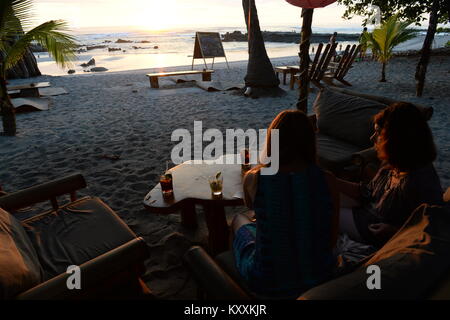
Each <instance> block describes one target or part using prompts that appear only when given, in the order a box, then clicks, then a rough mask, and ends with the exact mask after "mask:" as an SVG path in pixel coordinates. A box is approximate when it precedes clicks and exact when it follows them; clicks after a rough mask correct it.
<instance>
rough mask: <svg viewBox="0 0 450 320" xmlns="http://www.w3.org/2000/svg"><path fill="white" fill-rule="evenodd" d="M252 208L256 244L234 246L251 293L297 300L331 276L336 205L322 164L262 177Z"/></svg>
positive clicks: (238, 243) (240, 243) (246, 241)
mask: <svg viewBox="0 0 450 320" xmlns="http://www.w3.org/2000/svg"><path fill="white" fill-rule="evenodd" d="M253 207H254V210H255V213H256V237H255V238H254V239H255V241H254V243H253V244H252V243H251V242H252V241H249V239H241V240H240V239H235V243H234V246H235V248H234V249H235V251H236V250H241V252H244V254H243V255H241V256H239V255H238V258H239V259H240V261H238V259H237V266H238V269H239V271H240V272H241V274H242V275H243V277H244V278H245V279H246V280H247V282H248V285H249V287H250V289H252V290H253V291H254V292H255V293H258V294H262V295H266V296H272V297H297V296H299V295H300V294H301V293H302V292H304V291H306V290H308V289H309V288H311V287H314V286H316V285H318V284H320V283H322V282H324V281H326V280H327V279H328V278H329V277H330V275H331V272H332V269H333V267H334V265H335V258H334V256H333V253H332V249H333V248H332V246H331V241H332V239H331V236H332V215H333V207H332V201H331V196H330V193H329V190H328V185H327V182H326V180H325V177H324V174H323V172H322V171H321V170H320V169H319V168H318V167H317V166H310V167H308V168H307V169H305V170H303V171H301V172H294V173H278V174H276V175H273V176H263V175H259V177H258V185H257V191H256V196H255V200H254V203H253ZM237 236H239V234H238V235H237ZM243 238H245V237H243Z"/></svg>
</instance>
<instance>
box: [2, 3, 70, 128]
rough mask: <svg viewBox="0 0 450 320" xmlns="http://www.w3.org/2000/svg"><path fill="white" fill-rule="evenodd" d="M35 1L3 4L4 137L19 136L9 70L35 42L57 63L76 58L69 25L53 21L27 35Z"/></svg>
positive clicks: (64, 63) (62, 64)
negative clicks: (10, 94) (10, 92)
mask: <svg viewBox="0 0 450 320" xmlns="http://www.w3.org/2000/svg"><path fill="white" fill-rule="evenodd" d="M32 4H33V1H32V0H1V2H0V107H1V109H0V110H1V114H2V119H3V131H4V133H3V134H4V135H9V136H13V135H15V134H16V117H15V114H14V107H13V105H12V103H11V100H10V98H9V96H8V92H7V88H6V71H7V70H8V69H10V68H11V67H13V66H14V65H15V64H17V63H18V62H19V61H20V60H21V59H22V58H23V56H24V54H25V53H26V50H27V48H28V47H29V46H30V44H31V42H32V41H36V42H38V43H39V44H41V45H42V46H43V47H45V48H47V50H48V52H49V54H50V55H51V56H52V57H53V58H54V59H55V61H56V63H57V64H58V65H60V66H62V67H65V66H68V65H69V64H70V61H73V60H74V59H75V51H74V50H75V48H76V43H75V38H74V37H72V36H71V35H68V34H67V33H65V31H67V30H68V29H67V23H66V22H65V21H63V20H51V21H47V22H44V23H43V24H41V25H39V26H37V27H35V28H33V29H31V30H29V31H28V32H23V29H28V28H29V27H30V26H31V24H32V14H31V9H32Z"/></svg>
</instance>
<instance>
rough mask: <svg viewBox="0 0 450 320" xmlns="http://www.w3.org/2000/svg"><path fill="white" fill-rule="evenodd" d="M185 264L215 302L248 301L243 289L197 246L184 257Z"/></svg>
mask: <svg viewBox="0 0 450 320" xmlns="http://www.w3.org/2000/svg"><path fill="white" fill-rule="evenodd" d="M184 262H185V263H186V265H187V267H188V268H189V270H190V271H191V273H192V274H193V276H194V278H195V280H196V282H197V283H198V284H199V286H200V287H201V288H202V289H203V290H204V291H205V292H206V294H207V296H208V299H213V300H248V299H250V297H249V296H248V295H247V294H246V293H245V292H244V290H242V288H241V287H240V286H239V285H238V284H237V283H236V282H235V281H234V280H233V279H232V278H231V277H230V276H229V275H228V274H227V273H226V272H225V271H224V270H223V269H222V268H221V267H220V266H219V265H218V264H217V263H216V262H215V261H214V260H213V259H212V258H211V257H210V256H209V255H208V254H207V253H206V251H205V250H203V249H202V248H201V247H198V246H195V247H192V248H190V249H189V250H188V251H187V252H186V254H185V255H184Z"/></svg>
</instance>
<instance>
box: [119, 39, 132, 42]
mask: <svg viewBox="0 0 450 320" xmlns="http://www.w3.org/2000/svg"><path fill="white" fill-rule="evenodd" d="M132 42H133V41H131V40H123V39H118V40H117V41H116V43H132Z"/></svg>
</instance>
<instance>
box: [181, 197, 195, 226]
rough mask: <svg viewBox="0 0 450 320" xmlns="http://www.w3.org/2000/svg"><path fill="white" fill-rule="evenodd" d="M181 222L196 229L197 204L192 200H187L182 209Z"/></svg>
mask: <svg viewBox="0 0 450 320" xmlns="http://www.w3.org/2000/svg"><path fill="white" fill-rule="evenodd" d="M181 224H182V225H183V226H184V227H186V228H189V229H196V228H197V226H198V223H197V213H196V212H195V204H194V203H193V202H191V201H189V202H186V203H185V205H184V206H183V208H182V209H181Z"/></svg>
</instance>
